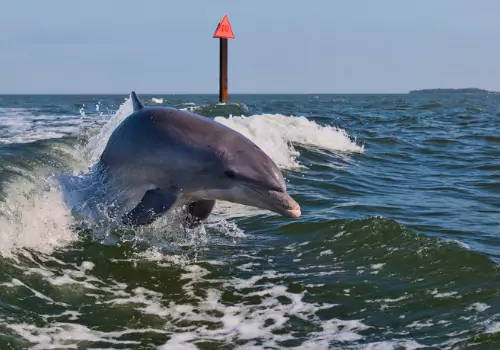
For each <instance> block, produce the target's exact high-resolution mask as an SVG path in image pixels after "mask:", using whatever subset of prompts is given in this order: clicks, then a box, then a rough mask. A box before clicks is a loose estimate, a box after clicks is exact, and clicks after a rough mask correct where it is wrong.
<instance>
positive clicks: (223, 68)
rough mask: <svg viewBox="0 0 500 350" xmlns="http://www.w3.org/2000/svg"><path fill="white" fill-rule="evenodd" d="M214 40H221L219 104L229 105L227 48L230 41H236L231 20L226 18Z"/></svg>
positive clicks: (220, 24) (222, 21)
mask: <svg viewBox="0 0 500 350" xmlns="http://www.w3.org/2000/svg"><path fill="white" fill-rule="evenodd" d="M213 37H214V38H219V46H220V47H219V49H220V51H219V102H221V103H227V100H228V98H229V93H228V89H227V47H228V41H227V40H228V39H234V34H233V29H232V28H231V24H230V23H229V18H227V16H224V17H223V18H222V20H221V21H220V22H219V24H218V25H217V28H216V29H215V33H214V36H213Z"/></svg>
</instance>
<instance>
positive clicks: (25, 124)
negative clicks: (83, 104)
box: [0, 105, 109, 144]
mask: <svg viewBox="0 0 500 350" xmlns="http://www.w3.org/2000/svg"><path fill="white" fill-rule="evenodd" d="M96 112H98V113H97V114H93V115H86V114H85V113H84V112H83V110H81V111H80V115H78V116H74V115H73V116H72V115H62V116H54V115H37V110H36V109H28V108H0V125H1V126H2V128H1V129H0V143H3V144H13V143H28V142H33V141H38V140H46V139H55V138H61V137H63V136H67V135H72V134H77V133H79V132H80V131H81V130H82V129H85V128H86V127H89V126H96V125H102V124H103V123H105V119H106V118H108V117H109V116H105V115H103V114H102V113H100V112H99V105H97V106H96Z"/></svg>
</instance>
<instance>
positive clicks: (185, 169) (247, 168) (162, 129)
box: [99, 92, 301, 226]
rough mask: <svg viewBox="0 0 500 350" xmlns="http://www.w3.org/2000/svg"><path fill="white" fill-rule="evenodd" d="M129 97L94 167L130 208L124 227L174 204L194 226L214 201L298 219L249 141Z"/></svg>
mask: <svg viewBox="0 0 500 350" xmlns="http://www.w3.org/2000/svg"><path fill="white" fill-rule="evenodd" d="M131 98H132V102H133V105H134V112H133V113H132V114H131V115H130V116H128V117H127V118H126V119H125V120H124V121H123V122H122V123H121V124H120V125H119V126H118V127H117V128H116V130H115V131H114V132H113V134H112V135H111V137H110V139H109V141H108V144H107V146H106V148H105V150H104V152H103V153H102V155H101V158H100V161H99V165H100V166H101V167H102V168H103V169H104V170H105V171H106V173H107V176H108V178H110V179H111V180H112V182H113V183H114V184H115V185H116V186H118V188H120V189H122V191H121V192H122V194H123V196H124V197H123V199H124V200H125V202H127V203H129V209H132V208H133V209H132V210H130V211H128V210H127V211H128V212H127V211H126V214H125V215H123V216H122V221H123V223H125V224H127V225H131V226H141V225H147V224H150V223H152V222H154V221H155V220H157V219H158V218H159V217H161V216H162V215H164V214H165V213H166V212H168V211H169V210H170V209H171V208H172V207H173V206H174V205H186V206H187V209H188V212H189V214H190V217H191V219H192V220H193V222H197V223H199V222H200V221H201V220H205V219H206V218H208V216H209V215H210V213H211V212H212V209H213V207H214V204H215V201H216V200H223V201H228V202H233V203H239V204H243V205H248V206H253V207H257V208H261V209H265V210H269V211H271V212H275V213H278V214H280V215H282V216H285V217H288V218H298V217H300V215H301V210H300V206H299V205H298V204H297V202H296V201H295V200H294V199H293V198H292V197H291V196H290V195H289V194H288V193H287V189H286V184H285V181H284V179H283V175H282V173H281V171H280V170H279V168H278V166H277V165H276V164H275V163H274V162H273V161H272V160H271V158H269V156H267V155H266V154H265V153H264V152H263V151H262V150H261V149H260V148H259V147H258V146H257V145H255V144H254V143H253V142H252V141H250V140H249V139H248V138H246V137H245V136H243V135H241V134H240V133H238V132H237V131H235V130H233V129H231V128H229V127H226V126H225V125H222V124H220V123H217V122H216V121H213V120H211V119H209V118H205V117H202V116H200V115H197V114H195V113H191V112H188V111H181V110H177V109H174V108H168V107H144V105H143V104H142V103H141V101H140V100H139V99H138V98H137V95H136V94H135V93H134V92H132V93H131ZM134 206H135V207H134Z"/></svg>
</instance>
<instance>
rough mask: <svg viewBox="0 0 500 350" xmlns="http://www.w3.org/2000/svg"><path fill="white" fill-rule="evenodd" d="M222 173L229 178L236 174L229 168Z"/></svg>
mask: <svg viewBox="0 0 500 350" xmlns="http://www.w3.org/2000/svg"><path fill="white" fill-rule="evenodd" d="M224 175H226V176H227V177H228V178H230V179H234V178H235V177H236V174H235V173H234V171H231V170H226V171H224Z"/></svg>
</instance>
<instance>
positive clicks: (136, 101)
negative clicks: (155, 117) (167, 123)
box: [130, 91, 144, 112]
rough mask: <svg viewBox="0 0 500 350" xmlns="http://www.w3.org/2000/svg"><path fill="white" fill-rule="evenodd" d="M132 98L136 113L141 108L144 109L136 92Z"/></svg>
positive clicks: (131, 94)
mask: <svg viewBox="0 0 500 350" xmlns="http://www.w3.org/2000/svg"><path fill="white" fill-rule="evenodd" d="M130 98H131V99H132V104H133V105H134V112H135V111H138V110H139V109H141V108H144V105H143V104H142V102H141V100H139V97H137V95H136V93H135V91H132V92H131V93H130Z"/></svg>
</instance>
